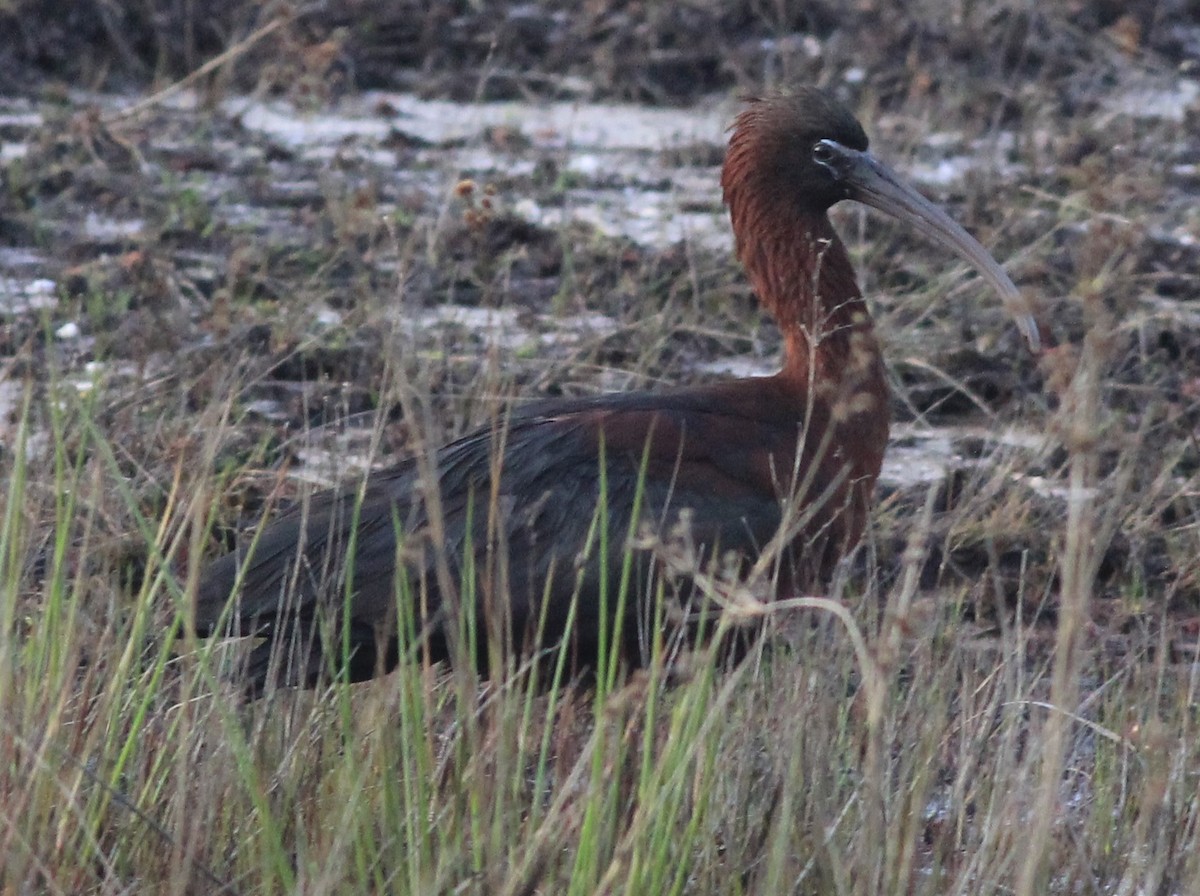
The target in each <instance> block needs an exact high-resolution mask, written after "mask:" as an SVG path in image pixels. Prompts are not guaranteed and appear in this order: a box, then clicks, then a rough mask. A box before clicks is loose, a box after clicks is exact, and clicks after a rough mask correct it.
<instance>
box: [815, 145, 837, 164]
mask: <svg viewBox="0 0 1200 896" xmlns="http://www.w3.org/2000/svg"><path fill="white" fill-rule="evenodd" d="M812 157H813V161H814V162H816V163H817V164H819V165H826V166H828V165H832V164H833V162H834V160H835V159H836V158H837V153H836V152H834V151H833V147H832V146H831V145H830V143H829V141H828V140H818V141H817V142H816V143H814V144H813V148H812Z"/></svg>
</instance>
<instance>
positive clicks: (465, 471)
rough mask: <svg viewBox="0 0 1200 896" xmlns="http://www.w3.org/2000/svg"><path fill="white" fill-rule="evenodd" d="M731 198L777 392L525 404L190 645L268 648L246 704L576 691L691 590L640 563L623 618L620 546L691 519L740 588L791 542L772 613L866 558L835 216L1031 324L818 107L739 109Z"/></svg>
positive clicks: (267, 535)
mask: <svg viewBox="0 0 1200 896" xmlns="http://www.w3.org/2000/svg"><path fill="white" fill-rule="evenodd" d="M721 186H722V187H723V189H724V197H725V202H726V204H727V205H728V207H729V214H730V218H731V220H732V223H733V231H734V234H735V235H736V238H737V256H738V258H739V259H740V260H741V262H742V264H743V265H744V266H745V268H746V271H747V273H748V274H749V276H750V280H751V282H752V284H753V286H754V290H755V292H756V293H757V294H758V297H759V299H760V300H761V301H762V303H763V305H764V306H765V307H766V309H767V310H768V311H769V312H770V313H771V314H772V315H773V316H774V318H775V320H776V321H777V322H778V324H779V328H780V330H781V331H782V333H783V337H784V343H785V352H784V359H783V369H782V370H780V371H779V373H777V374H775V375H774V376H769V377H755V378H749V379H736V380H732V381H729V382H722V383H716V384H712V385H703V386H698V387H692V388H685V389H676V390H671V391H662V392H632V393H626V394H614V395H602V396H598V397H594V398H584V399H565V400H557V399H556V400H549V401H541V402H538V403H534V404H529V405H527V406H524V407H521V408H519V409H517V410H515V411H513V412H512V413H511V414H510V415H509V416H508V417H507V418H505V419H504V420H503V421H502V422H500V423H498V424H496V425H495V426H491V427H485V428H482V429H479V430H476V431H475V432H472V433H470V434H469V435H466V436H464V437H463V438H460V439H458V440H456V441H454V442H451V443H450V444H448V445H445V446H444V447H442V448H440V449H439V450H437V451H436V452H433V453H432V455H430V456H427V457H426V458H425V460H426V463H424V464H422V462H421V459H420V458H413V459H410V460H407V461H405V462H402V463H400V464H398V465H397V466H394V467H391V468H390V469H384V470H380V471H378V472H375V473H373V474H371V475H370V476H369V477H368V478H367V479H366V481H365V483H360V484H359V485H358V486H357V487H353V486H351V487H347V488H345V489H343V490H333V491H326V492H323V493H320V494H317V495H315V496H313V497H312V498H311V499H309V500H306V501H303V502H301V503H300V504H298V505H297V506H296V507H295V508H293V509H292V510H290V511H289V512H287V513H285V514H284V515H283V516H281V517H280V518H279V519H278V520H276V521H274V522H273V523H272V524H271V525H269V526H268V527H267V528H266V529H265V530H264V531H263V532H262V533H261V534H259V535H258V536H257V537H256V538H254V539H252V540H251V542H250V543H249V544H248V545H247V546H245V547H244V548H242V549H239V550H238V551H236V552H234V553H231V554H228V555H226V556H224V557H221V558H219V559H217V560H216V561H215V562H213V563H212V564H211V565H210V566H209V567H208V568H207V570H206V571H205V573H204V575H203V577H202V580H201V583H200V586H199V591H198V594H197V596H196V605H195V629H196V632H197V634H199V635H201V636H211V635H220V634H227V635H242V636H245V635H251V636H256V637H258V638H261V639H262V641H261V642H260V643H259V644H258V645H257V646H256V647H254V649H253V650H252V651H251V653H250V655H249V658H248V661H247V663H248V666H247V669H246V687H247V690H248V691H249V692H250V693H252V694H257V693H261V692H262V691H263V689H265V688H267V687H268V686H270V685H295V686H312V685H314V684H316V683H318V682H320V681H322V680H324V679H326V678H327V677H328V676H329V675H330V674H331V673H334V672H338V671H340V672H341V673H342V674H344V675H345V676H346V677H347V678H349V680H351V681H359V680H363V679H366V678H370V677H372V676H374V675H377V674H381V673H383V672H386V671H388V670H390V669H392V668H393V667H394V666H395V665H396V664H397V663H398V662H399V661H400V660H401V658H402V654H406V655H411V656H414V657H424V658H426V659H427V660H430V661H439V660H445V659H451V658H452V657H454V656H472V658H473V661H474V662H475V664H476V666H477V668H478V670H479V672H480V673H481V674H483V675H487V674H488V673H489V672H491V671H493V670H494V668H497V667H495V666H493V665H492V662H493V661H494V659H495V657H497V656H500V657H504V658H508V659H511V658H514V657H525V656H530V655H531V654H532V653H533V652H534V651H535V650H544V649H547V648H550V647H553V646H556V645H559V644H565V646H566V648H567V649H568V651H569V652H568V656H569V657H570V660H571V664H572V666H571V668H572V669H573V670H575V671H585V670H587V669H589V668H594V667H595V665H596V663H597V656H598V650H599V645H600V643H601V641H602V635H601V632H602V630H607V631H608V632H610V635H609V637H610V638H611V637H616V638H617V641H616V643H617V646H618V648H619V652H620V657H621V658H622V660H623V661H624V662H625V663H626V664H629V665H639V664H641V663H643V662H645V660H646V657H647V643H648V635H649V632H648V631H647V625H646V622H647V620H648V619H650V618H651V617H650V614H649V613H648V606H649V604H650V600H649V598H648V597H647V595H648V594H650V593H653V592H654V581H655V579H656V576H657V577H658V579H659V580H660V581H661V584H662V587H663V589H665V592H666V593H667V594H668V595H670V597H669V599H671V600H681V601H690V600H692V599H693V598H696V596H697V595H696V591H697V589H696V588H695V587H694V584H693V583H692V582H691V581H690V580H689V579H688V578H687V577H686V576H683V577H679V576H676V577H674V578H672V577H671V576H669V575H667V574H665V573H664V572H663V570H662V567H661V564H660V563H659V562H658V559H659V558H658V557H656V555H654V554H653V553H643V554H640V555H639V556H637V557H635V558H634V561H633V567H632V568H633V572H634V575H633V578H632V584H631V587H630V588H629V590H628V591H627V592H626V593H627V594H628V595H629V597H628V598H627V599H626V600H625V601H624V603H623V610H622V611H621V613H620V615H619V618H618V616H617V612H616V609H615V608H616V606H617V605H618V595H617V591H618V588H617V584H616V583H617V582H618V580H619V578H620V572H621V570H622V561H623V559H624V558H625V557H627V556H631V555H630V554H629V551H630V548H629V541H628V536H629V534H630V532H631V531H632V530H633V529H636V528H637V525H633V526H632V528H631V524H639V525H640V524H649V525H652V526H654V527H656V528H657V529H658V530H659V531H664V530H666V529H668V528H670V527H673V526H677V525H678V523H679V520H680V518H681V514H686V518H687V520H688V531H689V536H690V543H691V544H692V545H693V546H694V548H695V551H696V556H698V557H700V558H701V560H702V561H715V560H716V559H717V558H720V559H721V560H722V561H723V562H727V560H728V558H729V557H731V556H733V557H738V556H740V557H741V558H742V568H745V566H746V564H748V563H749V562H751V561H753V560H754V559H755V558H757V557H758V556H759V554H760V552H761V551H763V549H764V546H765V545H767V544H768V543H769V542H770V541H771V540H772V537H773V536H775V535H776V533H777V532H778V531H779V530H780V528H781V524H785V525H790V526H791V528H790V529H788V530H787V537H786V538H785V539H783V541H784V542H785V543H786V549H785V550H783V551H780V552H779V560H778V567H777V570H776V582H777V586H776V588H777V591H778V592H779V593H783V594H794V593H800V592H803V591H807V590H811V589H813V588H819V587H820V586H821V584H822V582H823V581H824V580H825V579H826V577H827V576H828V575H829V573H830V571H831V568H832V566H833V564H834V563H835V562H836V561H837V559H838V558H839V557H841V556H842V555H843V554H844V553H845V552H846V551H847V550H848V549H849V548H851V547H852V546H853V545H854V544H855V543H856V542H857V541H858V540H859V538H860V536H861V535H862V532H863V527H864V525H865V523H866V518H867V512H868V508H869V506H870V502H871V494H872V489H873V488H874V485H875V480H876V478H877V477H878V475H879V469H880V464H881V462H882V460H883V454H884V449H885V447H886V445H887V437H888V390H887V385H886V382H885V377H884V366H883V360H882V358H881V356H880V350H879V345H878V343H877V341H876V338H875V334H874V331H873V325H872V321H871V317H870V314H869V312H868V310H867V306H866V303H865V302H864V301H863V298H862V295H861V293H860V292H859V289H858V286H857V284H856V283H855V276H854V270H853V268H852V267H851V264H850V259H849V257H848V255H847V253H846V248H845V246H844V245H843V244H842V241H841V240H840V239H839V238H838V235H837V233H836V232H835V231H834V229H833V227H832V226H831V224H830V222H829V218H828V216H827V211H828V209H829V207H830V206H832V205H833V204H834V203H836V202H839V201H840V200H843V199H854V200H857V201H859V202H862V203H865V204H867V205H870V206H873V207H875V208H877V209H880V210H882V211H884V212H887V213H889V214H891V215H893V216H895V217H897V218H900V219H902V220H904V221H907V222H908V223H910V224H912V225H913V226H914V227H915V228H916V229H917V230H919V231H920V232H922V233H924V234H925V235H926V236H928V237H930V238H932V239H933V240H934V241H936V242H938V243H940V244H942V245H943V246H945V247H947V248H948V249H950V250H952V251H954V252H956V253H957V254H959V255H960V256H962V257H963V258H964V259H965V260H967V261H968V262H970V263H971V264H972V265H973V266H974V267H975V268H977V269H978V271H979V272H980V273H981V274H982V275H983V277H984V278H985V279H986V280H987V281H988V282H989V283H990V284H991V285H992V286H993V288H995V289H996V290H997V291H998V292H999V293H1000V295H1001V298H1002V299H1003V300H1004V302H1005V303H1006V305H1007V306H1008V307H1009V309H1010V311H1011V312H1012V313H1013V314H1014V316H1015V317H1016V321H1017V324H1018V326H1019V328H1020V329H1021V331H1022V333H1023V334H1024V336H1025V338H1026V339H1027V341H1028V342H1029V344H1030V346H1031V348H1033V349H1035V350H1036V349H1037V347H1038V342H1037V338H1038V337H1037V329H1036V326H1035V324H1034V321H1033V318H1032V316H1031V314H1030V313H1029V310H1028V308H1027V307H1026V306H1025V305H1023V304H1022V300H1021V297H1020V295H1019V293H1018V292H1017V290H1016V287H1014V286H1013V284H1012V282H1011V281H1010V280H1009V278H1008V277H1007V276H1006V275H1005V274H1004V272H1003V271H1002V270H1001V269H1000V267H999V266H998V265H997V264H996V262H995V261H993V260H992V258H991V257H990V256H989V255H988V253H987V252H986V250H984V249H983V247H982V246H980V245H979V244H978V243H977V242H976V241H975V240H973V239H972V238H971V237H970V236H968V235H967V233H966V232H965V231H963V230H962V229H961V228H960V227H959V226H958V225H956V224H955V223H953V222H952V221H951V220H950V218H948V217H947V216H946V215H945V214H944V213H943V212H942V211H940V210H939V209H938V208H936V207H935V206H933V205H932V204H930V203H929V202H928V201H926V200H925V199H923V198H922V197H921V196H920V195H919V194H918V193H916V192H915V191H914V190H912V189H911V188H909V187H907V186H905V185H904V184H903V183H902V182H901V181H900V179H899V178H898V177H897V176H896V175H895V174H894V173H893V172H892V171H891V170H890V169H888V168H887V167H885V166H884V165H882V164H881V163H880V162H878V161H877V160H876V159H875V158H874V157H873V156H872V155H871V154H870V153H868V152H867V136H866V134H865V133H864V131H863V129H862V126H861V125H860V124H859V123H858V122H857V121H856V120H855V118H854V116H853V115H851V113H850V112H849V111H847V110H846V109H845V108H843V107H842V106H841V105H840V104H839V103H837V102H836V101H835V100H833V99H832V98H831V97H830V96H828V95H827V94H825V93H823V92H821V91H819V90H816V89H811V88H810V89H801V90H798V91H796V92H794V93H791V94H788V95H778V96H771V97H768V98H764V99H758V100H752V101H750V102H749V104H748V105H747V107H746V108H745V109H744V110H743V111H742V112H741V114H740V115H738V117H737V119H736V121H735V122H734V124H733V127H732V129H731V137H730V140H729V150H728V154H727V156H726V159H725V165H724V169H723V173H722V175H721ZM434 485H435V486H436V488H434V487H431V486H434ZM602 495H603V499H604V502H605V514H603V515H598V514H597V508H598V506H599V505H600V503H601V499H602ZM635 514H636V515H637V517H638V519H637V520H635V519H634V516H635ZM786 520H791V523H790V524H788V523H786V522H785V521H786ZM601 521H602V522H603V526H599V525H598V524H599V522H601ZM600 528H603V529H604V531H603V532H601V531H599V529H600ZM731 552H735V553H732V554H731ZM635 553H636V552H635ZM439 558H441V559H440V560H439ZM469 579H470V580H471V581H468V580H469ZM472 595H473V596H472ZM465 615H473V616H474V617H475V620H476V623H475V630H476V631H478V632H479V633H480V635H479V636H478V637H477V638H476V641H475V647H474V648H473V653H461V652H456V650H462V649H463V648H462V646H461V644H459V642H458V640H457V639H458V637H459V635H458V634H457V633H459V632H461V631H462V630H463V625H462V621H463V619H464V618H465ZM614 632H615V635H614V634H612V633H614ZM401 633H403V635H404V636H403V637H398V634H401ZM608 643H610V644H611V643H613V642H612V641H611V640H610V641H609V642H608ZM401 644H404V645H409V646H408V647H406V648H405V649H404V650H402V649H401V646H400V645H401ZM456 644H459V646H458V647H457V648H456V647H455V645H456ZM489 647H490V648H499V650H498V651H494V652H489ZM547 652H550V651H547ZM489 656H491V657H492V660H489Z"/></svg>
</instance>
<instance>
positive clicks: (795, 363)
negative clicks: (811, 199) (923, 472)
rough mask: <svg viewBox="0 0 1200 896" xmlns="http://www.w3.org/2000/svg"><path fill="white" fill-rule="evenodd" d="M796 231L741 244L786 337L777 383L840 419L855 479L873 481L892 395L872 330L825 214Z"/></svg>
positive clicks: (795, 222)
mask: <svg viewBox="0 0 1200 896" xmlns="http://www.w3.org/2000/svg"><path fill="white" fill-rule="evenodd" d="M789 221H790V222H791V227H790V228H789V229H787V230H784V229H782V228H776V227H758V228H755V230H756V236H755V238H754V239H739V240H738V256H739V257H740V259H741V261H742V263H743V264H744V265H745V267H746V270H747V272H748V273H749V275H750V279H751V282H752V283H753V284H754V289H755V292H756V293H757V294H758V297H759V299H760V301H761V302H762V303H763V305H764V307H766V309H767V310H768V311H769V312H770V313H771V315H772V316H773V317H774V318H775V320H776V321H777V322H778V324H779V328H780V330H781V331H782V332H783V338H784V346H785V353H784V364H783V369H782V370H781V371H780V372H779V374H778V375H777V380H778V381H779V383H780V385H781V386H782V387H784V388H785V389H786V390H787V392H789V393H790V394H791V395H793V396H794V397H795V398H797V399H799V400H800V403H801V404H802V405H803V406H807V407H812V402H813V401H814V400H815V401H816V402H818V403H819V404H820V405H821V406H823V407H825V408H827V409H828V412H829V413H830V415H831V419H832V420H833V421H835V425H836V427H837V432H838V436H837V438H838V440H839V442H842V443H844V444H845V448H846V449H847V451H848V452H849V453H848V457H849V458H850V459H851V464H852V467H853V468H854V473H855V475H856V476H860V477H863V478H864V480H865V481H866V482H868V483H873V482H874V480H875V477H876V476H878V475H879V469H880V465H881V463H882V461H883V451H884V448H885V446H886V444H887V433H888V397H887V392H888V390H887V380H886V376H885V372H884V366H883V357H882V354H881V353H880V350H879V343H878V341H877V340H876V338H875V330H874V325H873V324H872V321H871V316H870V313H869V312H868V310H867V306H866V303H865V302H864V301H863V298H862V293H861V292H859V289H858V284H857V283H856V282H855V278H854V268H853V267H852V266H851V264H850V257H849V255H848V254H847V253H846V247H845V245H844V244H843V243H842V241H841V239H839V238H838V235H837V233H835V232H834V229H833V226H832V225H831V224H830V223H829V219H828V218H827V217H826V216H825V215H823V214H818V215H813V214H809V215H808V216H801V217H794V216H789Z"/></svg>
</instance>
